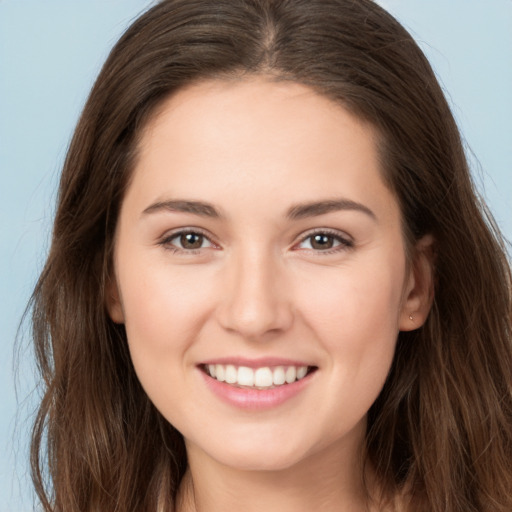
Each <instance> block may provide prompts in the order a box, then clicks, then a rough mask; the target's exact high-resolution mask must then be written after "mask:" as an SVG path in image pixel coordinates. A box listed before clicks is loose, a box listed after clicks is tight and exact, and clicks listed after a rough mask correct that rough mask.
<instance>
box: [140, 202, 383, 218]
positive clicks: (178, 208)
mask: <svg viewBox="0 0 512 512" xmlns="http://www.w3.org/2000/svg"><path fill="white" fill-rule="evenodd" d="M341 210H355V211H359V212H362V213H364V214H366V215H368V216H369V217H371V218H372V219H373V220H377V216H376V215H375V213H373V211H372V210H370V208H368V207H367V206H365V205H363V204H361V203H357V202H356V201H352V200H350V199H328V200H325V201H313V202H309V203H300V204H297V205H294V206H292V207H291V208H289V209H288V211H287V213H286V217H287V218H288V219H290V220H298V219H304V218H308V217H317V216H320V215H325V214H327V213H330V212H335V211H341ZM161 211H170V212H182V213H192V214H194V215H200V216H201V217H210V218H214V219H220V218H222V217H223V215H221V213H220V212H219V211H218V210H217V208H215V206H213V205H212V204H210V203H206V202H203V201H190V200H184V199H175V200H172V199H169V200H166V201H158V202H156V203H153V204H152V205H150V206H148V207H147V208H146V209H145V210H144V211H143V212H142V213H143V214H149V213H156V212H161Z"/></svg>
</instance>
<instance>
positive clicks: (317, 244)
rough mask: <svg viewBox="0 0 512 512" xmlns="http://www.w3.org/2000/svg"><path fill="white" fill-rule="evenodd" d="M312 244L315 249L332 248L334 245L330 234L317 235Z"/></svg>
mask: <svg viewBox="0 0 512 512" xmlns="http://www.w3.org/2000/svg"><path fill="white" fill-rule="evenodd" d="M311 245H312V247H313V248H314V249H330V248H331V247H332V246H333V241H332V237H331V236H329V235H315V236H313V241H312V244H311Z"/></svg>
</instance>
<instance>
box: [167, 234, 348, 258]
mask: <svg viewBox="0 0 512 512" xmlns="http://www.w3.org/2000/svg"><path fill="white" fill-rule="evenodd" d="M189 234H190V235H200V236H202V237H203V238H204V239H205V240H207V241H208V242H209V243H210V244H211V245H212V246H213V247H217V246H216V244H215V243H214V242H212V240H211V239H210V236H209V235H208V234H206V233H205V232H204V231H203V230H201V229H199V228H189V229H180V230H179V231H175V232H173V233H171V234H169V235H167V236H165V237H164V238H162V240H160V242H159V245H161V246H162V247H164V248H165V249H166V250H169V251H171V252H172V253H181V254H186V255H194V254H199V253H200V251H201V250H203V249H205V248H204V247H200V248H198V249H184V248H180V247H176V246H175V245H173V244H172V242H173V241H174V240H176V239H177V238H179V237H181V236H183V235H189ZM317 235H324V236H326V237H328V238H331V239H334V240H335V241H336V242H338V243H339V244H338V245H336V246H334V247H333V248H330V249H324V250H314V249H306V250H309V251H312V252H314V253H316V254H318V255H329V254H333V253H337V252H341V251H344V250H347V249H352V248H353V247H354V242H353V241H352V240H350V239H348V238H346V237H344V236H341V234H340V233H339V232H338V231H333V230H331V229H317V230H315V231H310V232H308V233H307V234H306V235H304V236H303V237H302V238H301V239H300V241H299V242H298V243H296V244H295V245H294V246H293V247H297V246H298V245H301V244H303V243H304V242H305V241H306V240H308V239H312V238H313V237H314V236H317Z"/></svg>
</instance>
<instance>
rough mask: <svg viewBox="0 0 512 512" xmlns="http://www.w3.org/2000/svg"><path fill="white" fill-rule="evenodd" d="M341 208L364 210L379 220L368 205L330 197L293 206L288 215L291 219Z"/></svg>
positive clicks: (323, 213) (322, 213)
mask: <svg viewBox="0 0 512 512" xmlns="http://www.w3.org/2000/svg"><path fill="white" fill-rule="evenodd" d="M340 210H355V211H358V212H362V213H364V214H366V215H368V216H369V217H371V218H372V219H373V220H377V216H376V215H375V213H373V212H372V210H370V208H368V207H367V206H365V205H364V204H361V203H357V202H356V201H352V200H350V199H329V200H326V201H315V202H311V203H301V204H298V205H295V206H292V207H291V208H290V209H289V210H288V212H287V214H286V216H287V217H288V218H289V219H291V220H297V219H304V218H307V217H316V216H319V215H325V214H326V213H330V212H336V211H340Z"/></svg>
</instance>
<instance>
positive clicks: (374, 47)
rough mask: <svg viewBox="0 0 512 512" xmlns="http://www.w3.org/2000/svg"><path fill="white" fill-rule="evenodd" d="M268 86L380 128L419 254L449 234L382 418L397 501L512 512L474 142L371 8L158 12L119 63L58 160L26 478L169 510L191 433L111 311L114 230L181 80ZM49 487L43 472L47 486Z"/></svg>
mask: <svg viewBox="0 0 512 512" xmlns="http://www.w3.org/2000/svg"><path fill="white" fill-rule="evenodd" d="M252 75H265V76H268V77H271V78H272V79H275V80H289V81H293V82H297V83H300V84H303V85H306V86H309V87H311V88H312V89H313V90H315V91H316V92H318V93H319V94H321V95H324V96H326V97H328V98H330V99H331V100H332V101H335V102H337V103H339V104H341V105H342V106H343V107H345V108H346V109H348V110H349V111H350V112H351V113H353V114H355V115H356V116H357V117H359V118H360V119H362V120H364V121H366V122H369V123H371V124H372V125H373V126H374V127H375V128H376V129H377V131H378V133H379V135H380V143H379V150H380V155H381V160H382V167H383V174H384V178H385V180H386V183H387V184H388V185H389V187H390V189H391V190H392V191H393V192H394V193H395V195H396V197H397V200H398V202H399V205H400V208H401V212H402V217H403V222H404V233H405V238H406V240H407V242H408V243H407V245H408V247H409V248H410V250H411V251H413V248H414V242H415V241H416V240H418V239H420V238H421V237H422V236H423V235H425V234H427V233H429V234H431V235H432V236H433V237H434V238H435V241H436V243H435V247H436V264H435V289H436V292H435V302H434V305H433V308H432V311H431V314H430V316H429V318H428V319H427V322H426V324H425V325H424V326H423V327H422V328H421V329H418V330H417V331H413V332H402V333H400V335H399V339H398V343H397V349H396V354H395V360H394V362H393V366H392V368H391V371H390V374H389V377H388V379H387V381H386V384H385V386H384V389H383V390H382V393H381V394H380V396H379V398H378V399H377V401H376V402H375V404H374V405H373V406H372V408H371V410H370V412H369V421H368V433H367V462H368V463H371V464H372V466H373V467H374V468H375V470H376V474H377V478H378V480H379V482H380V483H381V485H382V488H383V496H382V498H383V499H390V500H391V499H393V498H395V497H396V496H398V495H407V496H408V497H409V499H411V500H412V501H413V502H414V503H415V508H414V510H417V511H423V510H425V511H427V510H428V511H432V512H441V511H443V512H484V511H488V510H494V511H497V512H505V511H510V510H512V492H511V490H510V482H511V481H512V466H511V464H510V461H511V460H512V347H511V330H512V329H511V322H512V320H511V276H510V267H509V264H508V261H507V258H506V255H505V254H506V253H505V250H504V243H503V241H502V239H501V238H500V235H499V232H498V230H497V229H496V226H495V224H494V223H493V221H492V217H491V216H490V215H489V213H488V212H487V210H486V209H485V207H484V206H482V204H481V203H480V201H479V200H478V198H477V195H476V193H475V190H474V186H473V184H472V181H471V177H470V173H469V170H468V165H467V161H466V158H465V155H464V151H463V147H462V144H461V140H460V135H459V132H458V129H457V126H456V124H455V121H454V119H453V116H452V114H451V112H450V109H449V107H448V104H447V102H446V100H445V98H444V96H443V93H442V90H441V89H440V87H439V85H438V83H437V81H436V78H435V76H434V73H433V72H432V69H431V67H430V65H429V64H428V62H427V60H426V58H425V57H424V55H423V54H422V52H421V50H420V49H419V48H418V46H417V45H416V43H415V42H414V40H413V39H412V37H411V36H410V35H409V34H408V33H407V32H406V31H405V29H403V27H401V26H400V25H399V24H398V22H397V21H396V20H395V19H394V18H392V17H391V16H390V15H389V14H388V13H386V12H385V11H384V10H383V9H382V8H380V7H379V6H378V5H376V4H375V3H373V2H372V1H370V0H358V1H355V0H219V1H215V2H211V1H207V0H164V1H162V2H160V3H159V4H157V5H155V6H154V7H153V8H152V9H150V10H149V11H147V12H146V13H145V14H144V15H142V16H141V17H140V18H139V19H138V20H136V21H135V22H134V23H133V24H132V26H131V27H130V28H129V29H128V30H127V31H126V33H125V34H124V35H123V36H122V37H121V39H120V40H119V42H118V43H117V44H116V46H115V47H114V48H113V50H112V51H111V53H110V55H109V57H108V59H107V61H106V63H105V65H104V67H103V69H102V71H101V73H100V75H99V77H98V79H97V81H96V83H95V85H94V87H93V89H92V91H91V94H90V96H89V99H88V101H87V103H86V105H85V108H84V110H83V113H82V115H81V118H80V120H79V122H78V125H77V127H76V130H75V133H74V137H73V139H72V142H71V144H70V147H69V151H68V154H67V158H66V161H65V164H64V168H63V172H62V178H61V183H60V188H59V195H58V208H57V214H56V218H55V224H54V231H53V239H52V245H51V249H50V253H49V256H48V260H47V263H46V266H45V268H44V270H43V273H42V275H41V277H40V279H39V281H38V283H37V286H36V289H35V291H34V295H33V299H32V308H33V309H32V312H33V337H34V343H35V351H36V356H37V360H38V365H39V369H40V372H41V375H42V386H43V388H44V397H43V400H42V404H41V407H40V409H39V412H38V415H37V419H36V422H35V426H34V430H33V437H32V470H33V480H34V483H35V486H36V490H37V493H38V495H39V498H40V500H41V502H42V505H43V509H44V510H45V511H47V512H49V511H53V512H64V511H65V512H75V511H76V512H78V511H81V512H82V511H93V510H94V511H99V510H109V511H122V512H129V511H142V510H144V511H154V510H155V511H156V510H158V511H159V512H160V511H162V512H163V511H168V510H172V506H173V499H174V497H175V495H176V492H177V489H178V486H179V483H180V481H181V478H182V476H183V474H184V471H185V468H186V453H185V448H184V443H183V439H182V437H181V435H180V434H179V433H178V432H177V431H176V430H175V429H174V428H173V427H172V426H171V425H169V424H168V423H167V422H166V420H165V419H164V418H163V417H162V416H161V415H160V413H159V412H158V411H157V410H156V409H155V407H154V406H153V405H152V403H151V402H150V400H149V398H148V397H147V395H146V394H145V392H144V391H143V389H142V388H141V385H140V383H139V382H138V379H137V377H136V375H135V371H134V369H133V366H132V363H131V360H130V355H129V352H128V347H127V342H126V335H125V332H124V328H123V326H120V325H116V324H114V323H113V322H112V321H111V320H110V319H109V317H108V315H107V312H106V309H105V304H106V296H105V294H106V293H108V291H107V290H108V283H109V280H110V279H112V275H113V274H112V272H113V269H112V253H113V245H114V235H115V229H116V223H117V218H118V214H119V209H120V205H121V202H122V200H123V196H124V193H125V190H126V189H127V186H128V185H129V182H130V176H131V172H132V171H133V168H134V165H135V162H136V159H137V146H138V143H139V139H140V135H141V133H142V130H143V128H144V126H145V125H146V123H147V122H148V120H149V119H151V117H152V116H153V115H154V113H155V109H157V107H158V106H159V105H160V104H161V103H162V102H163V101H164V100H165V99H166V98H168V97H169V96H170V95H172V94H173V93H175V92H176V91H178V90H180V89H181V88H183V87H186V86H187V85H190V84H193V83H197V82H198V81H202V80H211V79H233V78H236V79H243V78H244V77H246V76H252ZM47 476H48V477H49V480H48V481H46V480H45V479H46V478H47Z"/></svg>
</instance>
